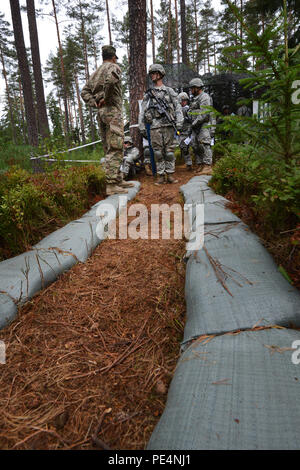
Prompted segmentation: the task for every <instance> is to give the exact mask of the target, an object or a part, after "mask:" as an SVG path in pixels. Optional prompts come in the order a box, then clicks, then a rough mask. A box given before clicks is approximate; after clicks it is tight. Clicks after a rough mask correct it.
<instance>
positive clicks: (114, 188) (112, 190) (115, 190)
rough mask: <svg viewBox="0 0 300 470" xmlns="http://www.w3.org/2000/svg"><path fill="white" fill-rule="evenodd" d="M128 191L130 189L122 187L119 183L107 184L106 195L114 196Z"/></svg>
mask: <svg viewBox="0 0 300 470" xmlns="http://www.w3.org/2000/svg"><path fill="white" fill-rule="evenodd" d="M127 192H128V189H126V188H124V187H123V188H122V186H118V185H117V184H107V185H106V196H112V195H113V194H125V193H127Z"/></svg>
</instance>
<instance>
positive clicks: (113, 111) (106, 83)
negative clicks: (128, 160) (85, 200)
mask: <svg viewBox="0 0 300 470" xmlns="http://www.w3.org/2000/svg"><path fill="white" fill-rule="evenodd" d="M102 58H103V63H102V65H101V66H100V67H98V69H97V70H96V71H95V72H94V73H93V74H92V75H91V77H90V79H89V80H88V81H87V83H86V84H85V86H84V87H83V89H82V92H81V97H82V99H83V101H85V103H87V104H88V105H89V106H90V107H94V108H97V109H98V118H99V125H100V135H101V139H102V143H103V147H104V152H105V164H104V166H105V174H106V194H107V195H111V194H118V193H124V192H127V189H126V188H127V187H129V186H132V184H130V183H125V182H124V181H123V179H122V174H121V173H120V165H121V162H122V160H123V139H124V124H123V117H122V105H123V98H122V83H121V76H122V72H121V69H120V67H119V65H118V64H117V59H118V57H117V55H116V49H115V48H114V47H113V46H111V45H108V46H103V47H102Z"/></svg>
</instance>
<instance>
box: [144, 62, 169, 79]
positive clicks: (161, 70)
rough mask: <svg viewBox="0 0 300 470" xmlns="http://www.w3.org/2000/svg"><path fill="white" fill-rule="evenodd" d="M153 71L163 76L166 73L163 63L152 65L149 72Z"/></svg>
mask: <svg viewBox="0 0 300 470" xmlns="http://www.w3.org/2000/svg"><path fill="white" fill-rule="evenodd" d="M152 72H159V73H160V74H161V76H162V77H164V76H165V75H166V72H165V69H164V68H163V66H162V65H161V64H152V65H150V67H149V71H148V73H149V74H150V73H152Z"/></svg>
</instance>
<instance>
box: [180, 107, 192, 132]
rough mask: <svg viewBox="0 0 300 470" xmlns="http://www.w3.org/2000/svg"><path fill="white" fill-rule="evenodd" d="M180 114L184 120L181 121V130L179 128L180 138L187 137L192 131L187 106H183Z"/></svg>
mask: <svg viewBox="0 0 300 470" xmlns="http://www.w3.org/2000/svg"><path fill="white" fill-rule="evenodd" d="M181 109H182V114H183V118H184V121H183V125H182V128H181V131H180V135H182V136H187V135H190V133H191V131H192V129H191V120H190V117H189V115H188V111H189V109H190V108H189V106H188V105H186V106H183V107H182V108H181Z"/></svg>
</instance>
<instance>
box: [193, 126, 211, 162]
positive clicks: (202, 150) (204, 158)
mask: <svg viewBox="0 0 300 470" xmlns="http://www.w3.org/2000/svg"><path fill="white" fill-rule="evenodd" d="M197 137H198V136H197V135H196V134H193V136H192V141H191V146H192V148H193V151H194V154H195V158H196V164H197V165H202V164H204V165H211V164H212V150H211V146H210V144H208V143H205V142H202V141H201V140H200V139H199V138H197Z"/></svg>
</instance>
